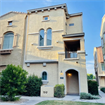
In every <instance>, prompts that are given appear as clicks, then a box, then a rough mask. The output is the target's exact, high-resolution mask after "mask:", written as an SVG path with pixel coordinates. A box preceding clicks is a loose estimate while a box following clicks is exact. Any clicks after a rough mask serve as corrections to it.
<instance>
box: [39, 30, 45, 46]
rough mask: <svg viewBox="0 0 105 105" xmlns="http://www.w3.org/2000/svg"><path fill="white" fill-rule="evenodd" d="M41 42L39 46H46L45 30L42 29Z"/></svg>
mask: <svg viewBox="0 0 105 105" xmlns="http://www.w3.org/2000/svg"><path fill="white" fill-rule="evenodd" d="M39 34H40V43H39V46H44V30H40V33H39Z"/></svg>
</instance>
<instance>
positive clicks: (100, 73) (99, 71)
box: [94, 47, 105, 88]
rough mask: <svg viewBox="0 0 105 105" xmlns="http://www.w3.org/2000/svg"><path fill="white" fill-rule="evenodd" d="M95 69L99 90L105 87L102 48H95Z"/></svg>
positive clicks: (104, 66)
mask: <svg viewBox="0 0 105 105" xmlns="http://www.w3.org/2000/svg"><path fill="white" fill-rule="evenodd" d="M94 69H95V74H96V80H97V82H98V85H99V88H101V87H105V65H104V60H103V53H102V47H95V48H94Z"/></svg>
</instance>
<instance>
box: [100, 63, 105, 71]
mask: <svg viewBox="0 0 105 105" xmlns="http://www.w3.org/2000/svg"><path fill="white" fill-rule="evenodd" d="M101 67H102V71H105V67H104V63H101Z"/></svg>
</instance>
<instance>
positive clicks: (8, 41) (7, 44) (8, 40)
mask: <svg viewBox="0 0 105 105" xmlns="http://www.w3.org/2000/svg"><path fill="white" fill-rule="evenodd" d="M13 37H14V35H13V33H7V34H5V35H4V42H3V49H9V48H12V47H13Z"/></svg>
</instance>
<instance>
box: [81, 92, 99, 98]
mask: <svg viewBox="0 0 105 105" xmlns="http://www.w3.org/2000/svg"><path fill="white" fill-rule="evenodd" d="M80 99H99V97H98V96H95V95H91V94H90V93H84V92H82V93H81V94H80Z"/></svg>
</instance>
